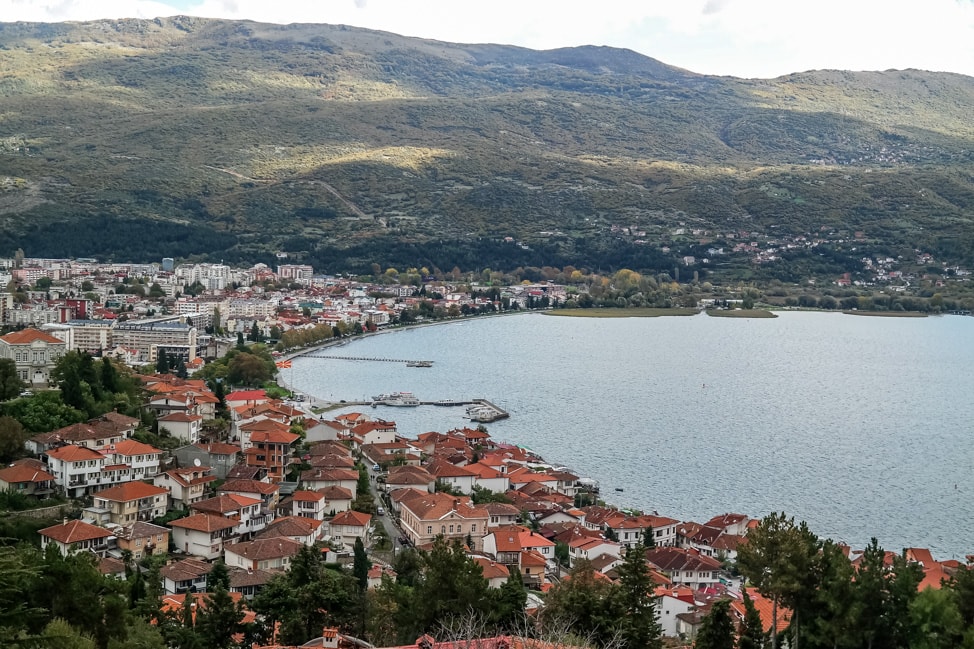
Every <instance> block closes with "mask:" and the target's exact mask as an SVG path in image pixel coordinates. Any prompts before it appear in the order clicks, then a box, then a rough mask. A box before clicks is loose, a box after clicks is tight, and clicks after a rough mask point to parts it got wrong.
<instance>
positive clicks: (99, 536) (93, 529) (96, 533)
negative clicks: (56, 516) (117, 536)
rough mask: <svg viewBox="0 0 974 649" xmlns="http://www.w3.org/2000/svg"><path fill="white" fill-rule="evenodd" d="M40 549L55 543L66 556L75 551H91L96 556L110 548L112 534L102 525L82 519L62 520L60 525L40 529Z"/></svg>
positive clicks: (103, 553) (111, 545) (102, 554)
mask: <svg viewBox="0 0 974 649" xmlns="http://www.w3.org/2000/svg"><path fill="white" fill-rule="evenodd" d="M39 534H40V535H41V550H46V549H47V546H48V545H50V544H52V543H53V544H54V545H56V546H57V547H58V548H59V549H60V550H61V554H63V555H64V556H68V555H69V554H74V553H76V552H84V551H91V552H94V553H95V554H97V555H98V556H101V557H103V556H105V553H106V552H108V551H109V550H110V549H112V547H113V544H112V541H113V540H114V536H113V535H112V533H111V532H110V531H109V530H106V529H105V528H104V527H98V526H96V525H92V524H90V523H85V522H84V521H67V520H66V521H64V522H63V523H61V524H60V525H53V526H51V527H45V528H44V529H42V530H40V532H39Z"/></svg>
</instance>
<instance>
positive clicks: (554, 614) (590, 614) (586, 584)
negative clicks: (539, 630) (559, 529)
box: [540, 559, 623, 644]
mask: <svg viewBox="0 0 974 649" xmlns="http://www.w3.org/2000/svg"><path fill="white" fill-rule="evenodd" d="M617 589H618V586H616V585H615V584H612V583H609V582H606V581H603V580H601V579H596V578H595V570H594V569H593V568H592V563H591V562H590V561H589V560H587V559H580V560H578V561H576V562H575V567H574V568H573V569H572V571H571V574H570V575H569V578H568V579H565V580H563V581H561V582H559V583H558V584H555V586H554V587H553V588H552V589H551V590H550V591H549V592H548V597H547V598H546V599H545V607H544V609H543V610H542V613H541V620H540V623H541V625H542V626H543V627H546V628H550V627H555V626H562V625H564V624H569V625H570V627H571V631H572V632H573V633H574V634H576V635H579V636H583V637H590V638H592V639H593V640H594V641H596V642H598V643H599V644H605V643H607V642H608V641H610V640H611V639H612V638H613V637H614V636H615V625H616V624H617V623H618V621H619V620H620V619H621V617H622V615H623V613H622V611H621V607H620V606H619V604H618V602H619V597H618V596H617Z"/></svg>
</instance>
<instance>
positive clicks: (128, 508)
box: [93, 480, 169, 525]
mask: <svg viewBox="0 0 974 649" xmlns="http://www.w3.org/2000/svg"><path fill="white" fill-rule="evenodd" d="M168 498H169V492H168V491H166V490H165V489H163V488H162V487H156V486H155V485H151V484H147V483H145V482H140V481H138V480H133V481H132V482H126V483H123V484H120V485H116V486H114V487H109V488H108V489H104V490H102V491H98V492H95V495H94V499H93V503H94V507H96V508H98V509H105V510H107V511H108V518H109V520H110V521H111V522H112V523H115V524H116V525H128V524H129V523H134V522H136V521H143V522H145V521H151V520H152V519H153V518H159V517H160V516H164V515H165V514H166V504H167V502H168Z"/></svg>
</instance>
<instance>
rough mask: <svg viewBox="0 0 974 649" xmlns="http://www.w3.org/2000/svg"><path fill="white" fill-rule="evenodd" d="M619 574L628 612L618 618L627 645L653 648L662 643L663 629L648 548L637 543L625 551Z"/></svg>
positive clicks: (624, 605) (622, 602) (621, 593)
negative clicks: (656, 602)
mask: <svg viewBox="0 0 974 649" xmlns="http://www.w3.org/2000/svg"><path fill="white" fill-rule="evenodd" d="M617 571H618V573H619V589H620V602H621V604H622V607H623V609H624V610H625V614H624V615H623V617H622V619H621V620H619V624H620V626H621V630H622V639H623V641H624V643H625V646H626V647H631V648H632V649H636V648H637V647H640V648H644V649H653V648H658V647H661V646H662V635H663V630H662V628H661V627H660V625H659V621H658V620H657V618H656V606H655V601H654V597H653V595H652V592H653V590H654V589H655V584H654V583H653V580H652V578H651V577H650V575H649V566H648V565H647V564H646V548H645V547H644V546H643V545H641V544H637V545H634V546H632V547H631V548H629V549H628V550H626V556H625V557H624V559H623V562H622V564H621V565H620V566H619V567H618V568H617Z"/></svg>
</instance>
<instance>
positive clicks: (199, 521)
mask: <svg viewBox="0 0 974 649" xmlns="http://www.w3.org/2000/svg"><path fill="white" fill-rule="evenodd" d="M169 526H170V527H181V528H183V529H187V530H195V531H197V532H219V531H221V530H228V529H230V528H231V527H236V526H237V522H236V521H232V520H230V519H229V518H224V517H222V516H215V515H213V514H194V515H193V516H187V517H185V518H177V519H176V520H174V521H172V522H171V523H169Z"/></svg>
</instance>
